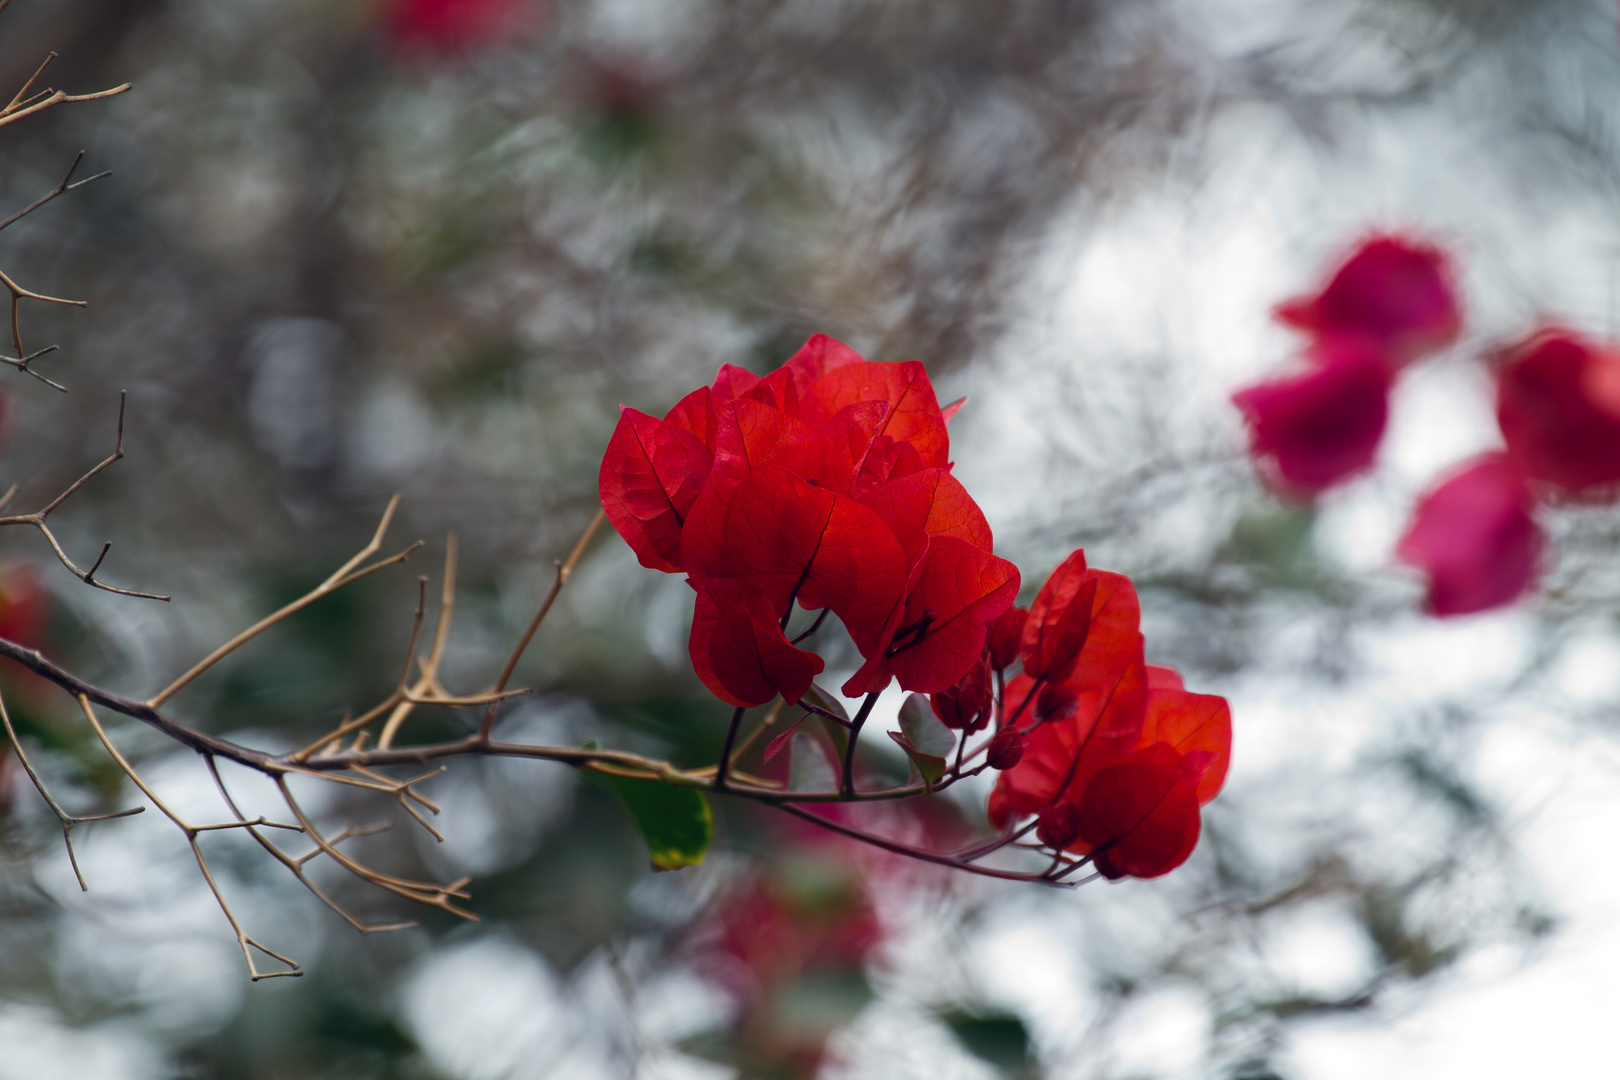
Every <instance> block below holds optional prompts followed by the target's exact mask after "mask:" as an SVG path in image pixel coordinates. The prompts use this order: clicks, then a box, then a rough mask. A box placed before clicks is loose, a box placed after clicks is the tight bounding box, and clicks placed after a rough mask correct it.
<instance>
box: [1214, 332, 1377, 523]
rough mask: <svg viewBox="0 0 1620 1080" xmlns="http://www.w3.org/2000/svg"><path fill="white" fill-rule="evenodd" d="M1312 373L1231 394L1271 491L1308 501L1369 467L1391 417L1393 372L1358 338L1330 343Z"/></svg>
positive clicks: (1317, 352)
mask: <svg viewBox="0 0 1620 1080" xmlns="http://www.w3.org/2000/svg"><path fill="white" fill-rule="evenodd" d="M1311 358H1312V359H1313V360H1314V361H1315V366H1314V367H1312V368H1311V369H1310V370H1308V371H1305V372H1304V373H1302V374H1299V375H1292V376H1289V377H1287V378H1283V379H1277V380H1275V381H1273V382H1266V383H1258V384H1256V385H1254V386H1250V387H1247V388H1245V389H1243V390H1240V391H1238V392H1237V393H1235V394H1233V395H1232V401H1233V403H1234V404H1236V405H1237V407H1238V408H1239V409H1241V410H1242V411H1243V418H1244V419H1245V420H1246V421H1247V422H1248V425H1249V435H1250V453H1251V454H1253V455H1254V457H1255V458H1256V459H1258V462H1259V464H1260V467H1261V471H1262V472H1263V473H1265V474H1266V476H1267V479H1268V480H1269V481H1270V482H1271V483H1272V484H1273V486H1275V487H1278V488H1281V489H1282V490H1284V491H1286V492H1291V493H1293V494H1299V495H1312V494H1315V493H1316V492H1319V491H1321V490H1323V489H1324V488H1328V487H1331V486H1332V485H1334V484H1337V483H1339V482H1340V481H1341V480H1344V479H1347V478H1348V477H1350V476H1353V475H1354V474H1356V473H1358V472H1361V471H1362V470H1364V469H1366V468H1368V467H1370V466H1371V465H1372V462H1373V458H1374V457H1375V456H1376V454H1377V453H1378V442H1379V439H1380V438H1382V437H1383V434H1384V424H1385V422H1386V421H1387V420H1388V418H1389V389H1390V384H1391V383H1392V381H1393V379H1394V375H1393V372H1392V371H1391V370H1390V367H1389V365H1388V364H1387V363H1386V362H1385V360H1384V353H1383V350H1382V349H1380V348H1378V347H1377V346H1376V345H1374V344H1373V343H1372V342H1371V341H1370V340H1369V339H1367V338H1362V337H1329V338H1325V339H1323V340H1321V341H1319V342H1317V343H1316V345H1315V346H1314V347H1313V348H1312V350H1311Z"/></svg>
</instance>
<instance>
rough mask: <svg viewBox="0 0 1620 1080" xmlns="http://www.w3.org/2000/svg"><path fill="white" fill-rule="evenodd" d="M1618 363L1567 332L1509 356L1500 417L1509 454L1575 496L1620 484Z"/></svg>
mask: <svg viewBox="0 0 1620 1080" xmlns="http://www.w3.org/2000/svg"><path fill="white" fill-rule="evenodd" d="M1617 390H1620V356H1616V355H1615V354H1614V353H1613V352H1611V351H1609V350H1606V349H1600V348H1598V347H1597V346H1595V345H1593V344H1591V343H1590V342H1587V341H1585V340H1583V339H1582V338H1580V337H1579V336H1577V335H1576V334H1573V333H1571V332H1569V331H1566V330H1559V329H1550V330H1545V331H1542V332H1541V333H1539V334H1536V335H1534V336H1532V337H1530V338H1529V339H1527V340H1526V341H1523V342H1520V343H1519V344H1518V345H1516V346H1514V347H1513V348H1511V349H1509V350H1508V352H1507V354H1506V357H1505V361H1504V364H1503V367H1502V369H1501V371H1500V373H1499V374H1498V376H1497V404H1496V416H1497V420H1498V422H1499V423H1500V424H1501V426H1502V435H1503V437H1505V438H1506V439H1507V446H1508V453H1510V454H1512V455H1513V457H1514V459H1515V460H1516V461H1518V462H1519V464H1520V465H1521V466H1522V467H1523V468H1524V469H1525V471H1527V472H1528V473H1529V474H1530V475H1531V476H1532V477H1533V478H1535V479H1537V480H1541V481H1544V482H1545V483H1548V484H1551V485H1553V486H1554V487H1556V488H1558V489H1559V490H1561V491H1563V492H1565V493H1566V494H1571V495H1587V494H1593V493H1601V494H1608V493H1607V492H1603V491H1602V489H1604V488H1609V487H1612V486H1614V485H1616V484H1620V394H1617Z"/></svg>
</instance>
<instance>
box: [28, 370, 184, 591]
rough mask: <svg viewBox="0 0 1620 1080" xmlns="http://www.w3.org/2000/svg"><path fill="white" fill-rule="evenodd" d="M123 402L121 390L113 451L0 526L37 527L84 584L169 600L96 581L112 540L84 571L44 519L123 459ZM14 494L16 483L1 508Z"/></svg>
mask: <svg viewBox="0 0 1620 1080" xmlns="http://www.w3.org/2000/svg"><path fill="white" fill-rule="evenodd" d="M124 401H125V395H124V394H123V393H122V392H120V393H119V395H118V442H117V445H115V446H114V447H113V452H112V453H111V454H109V455H107V457H105V458H103V459H102V460H101V461H100V462H99V463H98V464H96V465H95V466H94V467H92V468H91V469H90V471H89V472H87V473H85V474H84V475H83V476H81V477H79V478H78V479H77V480H75V481H73V483H72V484H70V485H68V487H67V490H65V491H63V492H62V493H61V494H60V495H58V496H57V497H56V498H54V499H52V500H51V501H50V502H48V503H46V504H45V505H44V506H42V507H41V508H40V509H38V510H35V511H34V512H33V513H31V514H15V515H12V516H11V517H0V527H3V526H6V525H32V526H33V527H34V528H36V529H38V530H39V531H40V532H41V533H43V534H44V536H45V540H46V542H47V543H49V544H50V545H51V550H52V551H54V552H56V558H57V561H59V562H60V563H61V564H62V565H63V566H65V567H67V571H68V573H70V574H72V575H73V576H74V577H76V578H78V579H79V580H80V581H82V582H84V583H85V584H86V585H89V586H90V587H91V588H95V589H101V590H103V591H105V592H110V593H117V594H118V595H119V596H136V597H140V598H142V599H145V600H168V599H169V597H167V596H164V595H161V594H159V593H149V592H140V591H139V590H136V589H120V588H119V587H117V586H116V585H108V584H107V583H106V582H104V581H97V580H96V571H97V570H100V569H101V564H102V561H103V560H105V559H106V558H107V552H108V551H110V550H111V549H112V541H111V540H109V541H107V542H106V543H104V544H102V546H101V554H99V555H97V556H96V561H95V562H93V563H91V564H90V568H89V569H88V570H87V569H84V568H82V567H80V566H79V565H78V564H77V563H75V562H74V561H73V560H72V559H71V558H69V557H68V553H67V552H66V551H64V550H63V549H62V542H61V541H60V540H58V539H57V538H56V533H54V532H52V531H51V526H50V524H49V522H48V520H47V519H48V518H49V517H50V516H51V514H52V513H53V512H54V511H55V510H56V509H57V508H58V507H60V506H61V505H62V504H63V503H65V502H67V500H68V499H69V498H70V497H72V495H73V494H74V493H75V492H77V491H78V490H79V489H80V488H82V487H84V485H86V484H88V483H89V482H90V481H91V480H93V479H95V478H96V476H97V475H99V474H100V473H102V472H104V471H105V470H107V469H109V468H111V467H112V465H113V463H114V462H116V461H120V460H122V459H123V456H124ZM16 494H17V486H16V485H15V484H13V485H12V486H11V488H10V489H9V490H8V491H7V492H6V493H5V495H4V496H0V508H4V507H5V506H6V505H7V504H8V503H10V502H11V500H12V498H13V497H14V496H15V495H16Z"/></svg>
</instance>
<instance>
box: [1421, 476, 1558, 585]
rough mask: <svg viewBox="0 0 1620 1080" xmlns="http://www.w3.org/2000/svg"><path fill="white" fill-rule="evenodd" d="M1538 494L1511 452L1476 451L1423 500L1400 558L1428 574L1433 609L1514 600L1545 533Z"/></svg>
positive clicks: (1530, 575) (1528, 578) (1532, 576)
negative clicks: (1538, 515)
mask: <svg viewBox="0 0 1620 1080" xmlns="http://www.w3.org/2000/svg"><path fill="white" fill-rule="evenodd" d="M1534 505H1535V496H1534V495H1533V494H1532V492H1531V491H1530V485H1529V482H1528V480H1527V478H1526V477H1525V474H1524V471H1523V470H1522V469H1521V468H1520V467H1519V465H1518V464H1517V463H1516V462H1515V461H1514V460H1513V459H1512V458H1511V457H1509V456H1508V455H1507V454H1503V453H1490V454H1485V455H1483V456H1481V457H1478V458H1475V459H1474V460H1473V461H1471V462H1468V463H1466V464H1464V465H1463V466H1461V467H1460V468H1459V469H1458V470H1457V471H1454V472H1452V473H1451V474H1449V475H1448V476H1447V477H1445V478H1444V479H1442V480H1441V481H1440V483H1438V484H1437V485H1436V486H1435V487H1433V488H1432V489H1431V490H1430V491H1429V492H1428V493H1427V494H1425V495H1424V496H1423V498H1422V499H1420V500H1419V502H1418V506H1417V510H1416V511H1415V512H1414V513H1413V515H1412V522H1411V524H1410V525H1408V526H1407V529H1406V534H1405V535H1404V536H1402V537H1401V540H1400V543H1399V545H1397V547H1396V549H1395V550H1396V557H1397V558H1399V559H1400V560H1401V561H1402V562H1405V563H1409V564H1410V565H1412V566H1415V567H1417V568H1419V569H1420V570H1423V571H1424V572H1425V573H1426V574H1427V575H1428V577H1429V592H1428V597H1427V599H1426V601H1425V603H1426V606H1427V607H1428V610H1429V611H1430V612H1431V613H1432V614H1435V615H1467V614H1471V613H1473V612H1476V611H1487V610H1489V609H1491V608H1497V607H1501V606H1503V605H1504V604H1509V603H1512V602H1513V601H1514V600H1516V599H1518V597H1519V596H1521V595H1522V594H1523V593H1524V592H1526V591H1527V590H1528V589H1529V588H1530V587H1531V586H1532V585H1533V584H1534V583H1535V580H1536V574H1537V569H1538V565H1539V563H1540V561H1541V553H1542V550H1543V549H1544V547H1545V546H1546V535H1545V534H1544V533H1543V532H1542V530H1541V527H1540V526H1539V525H1537V524H1536V521H1535V518H1534V517H1533V516H1532V515H1531V511H1532V509H1533V508H1534Z"/></svg>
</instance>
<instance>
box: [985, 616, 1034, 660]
mask: <svg viewBox="0 0 1620 1080" xmlns="http://www.w3.org/2000/svg"><path fill="white" fill-rule="evenodd" d="M1028 620H1029V609H1028V608H1021V607H1014V608H1008V609H1007V610H1006V611H1004V612H1002V613H1001V614H1000V615H998V616H996V618H995V620H994V621H993V622H991V623H990V639H989V642H990V666H991V667H993V668H995V669H996V670H997V671H1005V670H1006V669H1007V668H1008V667H1009V666H1010V665H1011V664H1012V662H1013V661H1014V660H1016V659H1018V645H1019V642H1020V641H1022V640H1023V637H1024V624H1025V623H1026V622H1027V621H1028Z"/></svg>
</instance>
